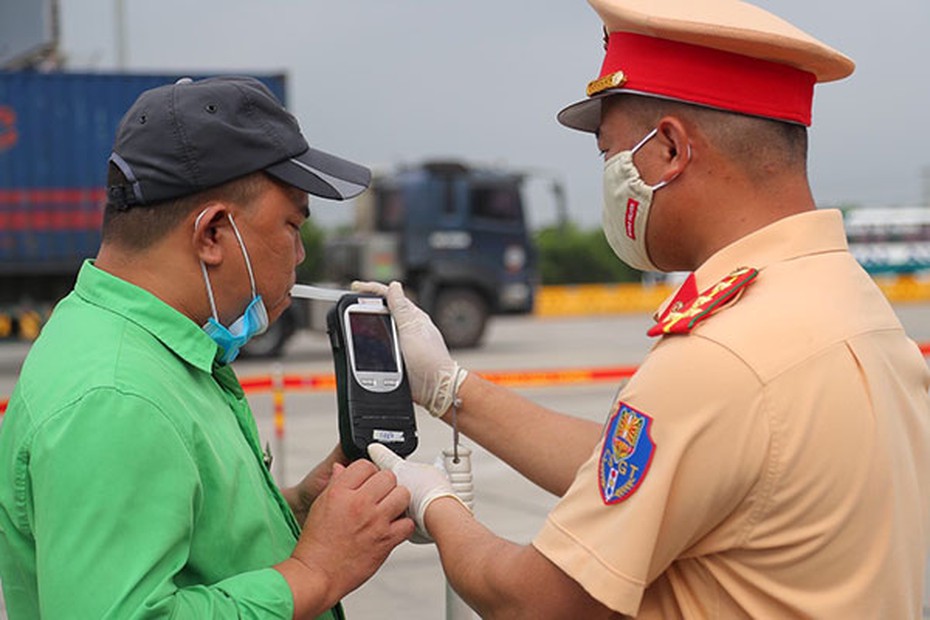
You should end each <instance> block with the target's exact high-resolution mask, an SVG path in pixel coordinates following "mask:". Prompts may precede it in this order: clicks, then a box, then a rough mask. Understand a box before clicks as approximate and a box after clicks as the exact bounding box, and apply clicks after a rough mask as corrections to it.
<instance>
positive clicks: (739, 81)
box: [600, 32, 817, 126]
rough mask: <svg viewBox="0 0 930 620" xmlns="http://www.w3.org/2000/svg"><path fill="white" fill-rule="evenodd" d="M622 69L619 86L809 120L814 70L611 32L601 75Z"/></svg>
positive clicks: (807, 122) (780, 117) (806, 122)
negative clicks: (622, 81) (621, 78)
mask: <svg viewBox="0 0 930 620" xmlns="http://www.w3.org/2000/svg"><path fill="white" fill-rule="evenodd" d="M618 71H622V72H623V74H624V76H625V78H626V79H625V82H624V83H623V85H622V88H623V90H630V91H635V92H640V93H645V94H653V95H659V96H662V97H668V98H670V99H677V100H679V101H686V102H690V103H696V104H699V105H706V106H709V107H712V108H720V109H723V110H730V111H733V112H741V113H743V114H751V115H754V116H763V117H767V118H774V119H778V120H784V121H790V122H794V123H801V124H803V125H807V126H810V124H811V106H812V102H813V99H814V83H815V82H816V81H817V80H816V77H815V76H814V74H813V73H809V72H807V71H803V70H801V69H796V68H795V67H791V66H788V65H785V64H782V63H777V62H771V61H768V60H761V59H759V58H752V57H750V56H743V55H741V54H734V53H732V52H724V51H721V50H716V49H712V48H709V47H703V46H699V45H692V44H689V43H680V42H678V41H670V40H668V39H657V38H655V37H649V36H645V35H641V34H635V33H631V32H612V33H610V38H609V40H608V43H607V55H606V56H605V58H604V64H603V66H602V67H601V76H600V77H601V78H604V77H606V76H609V75H611V74H613V73H616V72H618Z"/></svg>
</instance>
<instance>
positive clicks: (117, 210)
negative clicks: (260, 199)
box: [101, 163, 272, 250]
mask: <svg viewBox="0 0 930 620" xmlns="http://www.w3.org/2000/svg"><path fill="white" fill-rule="evenodd" d="M271 182H272V181H271V179H269V178H268V177H267V175H266V174H265V173H264V172H254V173H251V174H247V175H245V176H242V177H239V178H238V179H233V180H232V181H229V182H227V183H223V184H222V185H218V186H216V187H211V188H209V189H206V190H203V191H201V192H197V193H194V194H190V195H188V196H183V197H181V198H177V199H175V200H168V201H165V202H161V203H157V204H153V205H134V206H130V207H126V206H125V205H124V204H122V203H120V202H118V201H113V200H109V199H108V200H107V204H106V207H105V208H104V211H103V227H102V230H101V236H102V240H103V242H104V243H111V244H114V245H118V246H120V247H123V248H127V249H133V250H144V249H146V248H149V247H150V246H152V245H153V244H155V243H156V242H157V241H159V240H161V239H163V238H164V237H165V236H166V235H167V234H168V233H169V232H170V231H172V230H173V229H174V228H175V226H177V225H178V224H179V223H180V222H182V221H183V220H184V219H185V218H186V217H187V216H188V215H189V214H190V213H191V212H192V211H194V210H195V209H197V208H198V207H200V206H201V205H203V204H204V203H207V202H211V201H216V200H222V201H226V202H232V203H236V204H240V205H247V204H249V203H250V202H251V201H253V200H254V199H255V198H256V197H257V196H258V195H259V194H260V193H261V192H262V190H263V189H264V188H265V187H267V184H268V183H271ZM121 185H128V182H127V180H126V177H125V176H124V175H123V173H122V171H121V170H120V169H119V168H118V167H117V166H116V165H114V164H112V163H111V164H110V167H109V170H108V172H107V186H108V187H113V186H121Z"/></svg>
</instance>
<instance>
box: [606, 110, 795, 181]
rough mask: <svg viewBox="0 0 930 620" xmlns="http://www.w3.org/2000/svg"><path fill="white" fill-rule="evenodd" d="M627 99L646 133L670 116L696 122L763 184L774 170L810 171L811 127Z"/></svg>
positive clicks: (627, 111)
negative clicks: (808, 149) (809, 131)
mask: <svg viewBox="0 0 930 620" xmlns="http://www.w3.org/2000/svg"><path fill="white" fill-rule="evenodd" d="M623 99H624V101H623V110H624V113H625V114H627V115H629V116H630V117H631V118H633V119H635V122H637V123H639V124H641V125H642V129H643V132H644V133H645V132H647V131H649V130H650V129H652V128H654V127H655V126H656V125H657V124H658V122H659V119H661V118H662V117H663V116H666V115H672V116H679V117H681V118H685V119H688V120H690V121H692V122H694V123H695V124H696V125H698V126H700V128H701V131H703V132H704V133H705V134H706V135H707V137H708V139H709V140H710V141H711V142H712V143H713V144H714V146H715V147H717V148H718V149H720V151H721V152H723V153H724V154H726V155H727V156H728V157H730V158H731V159H732V160H733V161H735V162H737V163H738V164H739V165H740V166H741V167H742V168H743V169H744V170H745V171H746V173H747V175H748V176H749V178H751V179H757V180H763V178H764V175H766V174H769V168H770V167H771V166H775V167H776V168H778V169H782V170H793V171H797V172H801V173H804V172H805V171H806V169H807V148H808V139H807V127H805V126H803V125H798V124H795V123H789V122H786V121H779V120H774V119H770V118H762V117H758V116H750V115H747V114H740V113H737V112H728V111H725V110H717V109H714V108H708V107H705V106H699V105H694V104H690V103H685V102H682V101H672V100H668V99H660V98H657V97H645V96H639V95H627V96H623Z"/></svg>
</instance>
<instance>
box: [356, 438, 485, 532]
mask: <svg viewBox="0 0 930 620" xmlns="http://www.w3.org/2000/svg"><path fill="white" fill-rule="evenodd" d="M368 455H369V456H370V457H371V460H372V461H374V463H375V465H377V466H378V467H379V468H380V469H386V470H390V471H392V472H394V475H395V476H396V477H397V484H399V485H400V486H403V487H407V490H409V491H410V505H409V506H408V507H407V514H408V515H409V516H410V518H412V519H413V521H414V523H416V524H417V529H416V532H414V537H413V538H412V539H411V540H413V542H432V541H433V539H432V537H431V536H430V535H429V532H427V531H426V525H425V523H424V518H425V517H426V509H427V508H428V507H429V505H430V504H431V503H432V502H433V500H437V499H439V498H440V497H452V498H454V499H456V500H458V502H459V503H461V504H462V505H463V506H465V508H468V506H467V505H466V504H465V502H463V501H462V500H461V499H459V497H458V496H457V495H456V494H455V492H454V491H453V490H452V483H450V482H449V476H448V475H447V474H446V472H445V470H444V469H442V468H440V467H437V466H435V465H427V464H426V463H414V462H411V461H405V460H404V459H402V458H401V457H399V456H397V455H396V454H395V453H394V452H392V451H391V449H390V448H387V447H385V446H383V445H382V444H380V443H372V444H368ZM468 510H469V512H471V509H470V508H468Z"/></svg>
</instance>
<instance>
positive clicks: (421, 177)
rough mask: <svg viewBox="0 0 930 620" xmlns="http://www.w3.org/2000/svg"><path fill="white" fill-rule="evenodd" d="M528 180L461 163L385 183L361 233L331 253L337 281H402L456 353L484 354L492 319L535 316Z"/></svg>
mask: <svg viewBox="0 0 930 620" xmlns="http://www.w3.org/2000/svg"><path fill="white" fill-rule="evenodd" d="M523 180H524V177H523V175H521V174H519V173H516V172H511V171H506V170H501V169H497V168H489V167H477V166H469V165H466V164H463V163H460V162H452V161H432V162H426V163H424V164H420V165H417V166H412V167H405V168H401V169H399V170H397V171H395V172H391V173H379V174H376V175H375V176H374V179H373V181H372V186H371V188H370V189H369V191H368V192H366V193H365V194H363V196H362V197H360V199H359V200H358V202H357V203H356V222H355V227H354V231H353V233H352V234H351V235H350V236H348V237H345V238H342V239H336V240H333V241H332V242H331V244H330V246H329V247H328V248H327V251H326V261H327V269H326V272H327V277H328V279H331V280H335V281H340V282H346V281H350V280H352V279H373V280H379V281H389V280H400V281H401V282H403V283H404V287H405V290H406V291H407V293H408V294H409V295H410V296H411V297H413V298H414V299H416V301H417V303H418V305H420V307H421V308H423V309H424V310H425V311H426V312H427V313H428V314H430V315H431V317H432V318H433V321H434V322H435V323H436V325H437V327H439V330H440V331H441V332H442V334H443V337H444V338H445V340H446V343H447V345H448V346H450V347H453V348H462V347H473V346H476V345H478V344H479V343H480V342H481V340H482V337H483V335H484V331H485V326H486V324H487V320H488V318H489V317H490V316H492V315H498V314H520V313H528V312H532V309H533V294H534V288H535V286H536V284H537V283H538V275H537V268H536V262H537V261H536V251H535V248H534V246H533V244H532V240H531V236H530V233H529V231H528V226H527V222H526V218H525V214H524V205H523V198H522V192H521V186H522V184H523Z"/></svg>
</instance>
